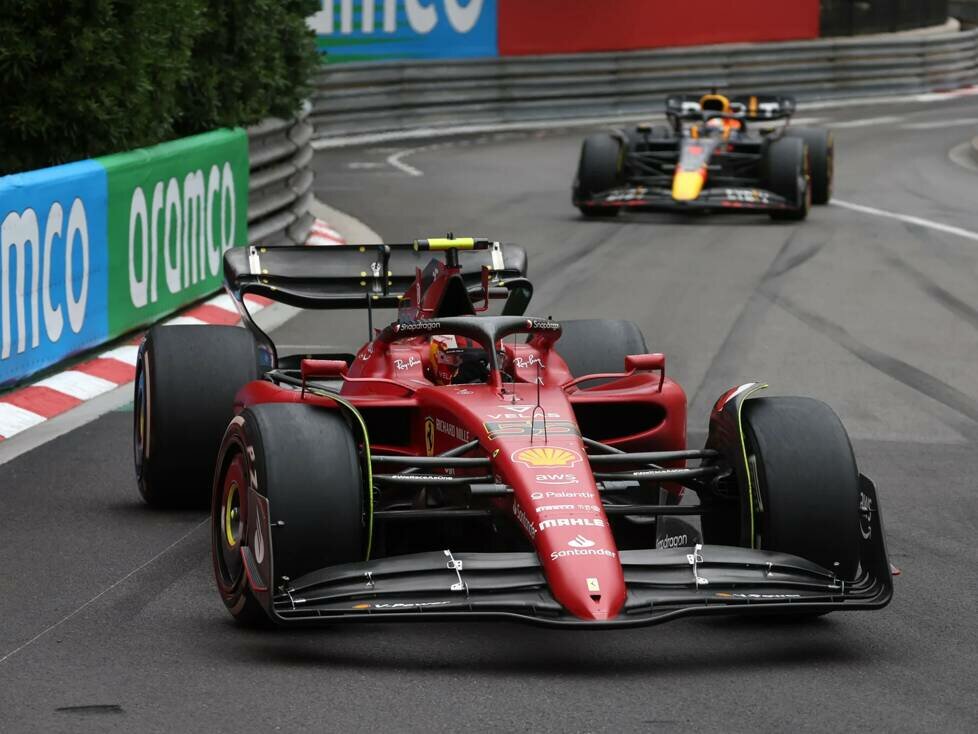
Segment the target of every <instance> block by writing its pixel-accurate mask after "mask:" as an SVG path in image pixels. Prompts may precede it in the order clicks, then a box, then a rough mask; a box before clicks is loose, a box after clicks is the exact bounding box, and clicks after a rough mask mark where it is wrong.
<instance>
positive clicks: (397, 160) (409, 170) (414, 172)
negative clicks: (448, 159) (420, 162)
mask: <svg viewBox="0 0 978 734" xmlns="http://www.w3.org/2000/svg"><path fill="white" fill-rule="evenodd" d="M419 150H421V148H408V149H407V150H401V151H398V152H397V153H394V154H393V155H389V156H387V162H388V163H389V164H390V165H392V166H394V168H396V169H398V170H399V171H403V172H404V173H406V174H407V175H408V176H424V171H419V170H418V169H417V168H415V167H414V166H411V165H408V164H407V163H403V162H402V161H401V158H403V157H405V156H409V155H411V154H412V153H417V152H418V151H419Z"/></svg>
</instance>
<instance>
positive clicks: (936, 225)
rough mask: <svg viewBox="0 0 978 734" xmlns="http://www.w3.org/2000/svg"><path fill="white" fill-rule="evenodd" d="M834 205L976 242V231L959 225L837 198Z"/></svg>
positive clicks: (832, 202) (977, 238) (977, 240)
mask: <svg viewBox="0 0 978 734" xmlns="http://www.w3.org/2000/svg"><path fill="white" fill-rule="evenodd" d="M830 203H831V204H833V205H835V206H840V207H842V208H843V209H851V210H852V211H854V212H861V213H863V214H871V215H873V216H874V217H884V218H886V219H896V220H897V221H899V222H906V223H907V224H916V225H917V226H918V227H926V228H928V229H934V230H937V231H938V232H945V233H946V234H953V235H957V236H958V237H964V238H965V239H968V240H974V241H975V242H978V232H972V231H971V230H969V229H962V228H961V227H952V226H951V225H949V224H941V223H940V222H934V221H932V220H930V219H923V218H922V217H913V216H910V215H909V214H898V213H897V212H888V211H886V210H885V209H876V208H874V207H871V206H863V205H862V204H853V203H851V202H848V201H839V200H838V199H832V201H831V202H830Z"/></svg>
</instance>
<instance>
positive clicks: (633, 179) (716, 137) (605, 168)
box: [573, 94, 834, 220]
mask: <svg viewBox="0 0 978 734" xmlns="http://www.w3.org/2000/svg"><path fill="white" fill-rule="evenodd" d="M794 112H795V102H794V100H793V99H792V98H791V97H781V96H760V95H749V96H742V97H732V98H728V97H726V96H724V95H722V94H706V95H703V96H702V97H690V96H673V97H669V98H668V99H667V100H666V118H667V120H668V122H669V125H639V126H637V127H636V128H634V129H631V130H624V129H620V130H613V131H609V132H606V133H595V134H593V135H590V136H588V137H587V139H585V141H584V144H583V147H582V149H581V158H580V162H579V164H578V169H577V177H576V179H575V180H574V188H573V202H574V205H575V206H576V207H578V209H580V210H581V212H582V213H583V214H584V215H585V216H588V217H606V216H614V215H616V214H617V213H618V212H619V211H620V210H621V209H623V208H639V209H656V210H668V211H679V212H684V211H704V210H707V211H709V210H713V211H717V210H720V211H741V212H758V211H764V212H768V213H769V214H770V216H771V217H772V218H773V219H791V220H800V219H804V218H805V217H806V216H807V215H808V210H809V208H810V206H811V205H812V204H825V203H827V202H828V200H829V198H830V197H831V195H832V175H833V159H834V146H833V141H832V134H831V133H830V132H829V131H827V130H823V129H820V128H809V127H802V128H792V127H790V126H789V125H788V121H790V118H791V116H792V115H793V114H794ZM777 121H785V124H784V125H781V126H776V127H771V126H768V127H765V128H760V127H755V124H763V123H771V122H777Z"/></svg>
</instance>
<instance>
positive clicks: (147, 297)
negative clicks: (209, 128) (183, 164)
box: [129, 162, 239, 308]
mask: <svg viewBox="0 0 978 734" xmlns="http://www.w3.org/2000/svg"><path fill="white" fill-rule="evenodd" d="M238 205H239V203H238V201H237V198H236V196H235V182H234V171H233V170H232V168H231V164H230V163H229V162H225V163H224V165H223V167H218V166H217V165H212V166H211V167H210V170H209V171H208V173H207V176H206V177H205V175H204V172H203V171H202V170H200V169H198V170H196V171H191V172H190V173H188V174H186V175H185V176H184V177H183V178H182V179H180V178H178V177H171V178H170V179H168V180H166V181H158V182H157V183H156V185H155V186H154V187H153V189H152V191H150V190H149V187H148V186H147V188H146V189H145V190H144V189H143V187H142V186H136V187H135V188H134V189H133V192H132V199H131V201H130V206H129V298H130V300H131V301H132V305H133V306H135V307H136V308H143V307H144V306H146V305H148V304H151V303H156V302H157V301H158V300H159V298H160V296H161V294H162V292H163V291H162V289H163V288H165V289H166V291H168V292H169V293H171V294H176V293H179V292H180V291H182V290H184V289H186V288H189V287H191V286H193V285H195V284H197V283H200V282H201V281H204V280H207V279H208V278H214V277H217V275H218V273H219V272H220V270H221V258H222V256H223V255H224V252H225V251H226V250H229V249H230V248H231V247H232V246H233V245H234V242H235V225H236V221H237V208H238Z"/></svg>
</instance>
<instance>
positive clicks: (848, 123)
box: [828, 115, 903, 129]
mask: <svg viewBox="0 0 978 734" xmlns="http://www.w3.org/2000/svg"><path fill="white" fill-rule="evenodd" d="M902 119H903V118H902V117H897V116H895V115H888V116H885V117H865V118H863V119H861V120H845V121H843V122H830V123H828V125H829V127H831V128H836V129H840V128H850V127H869V126H870V125H889V124H890V123H893V122H900V120H902Z"/></svg>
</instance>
